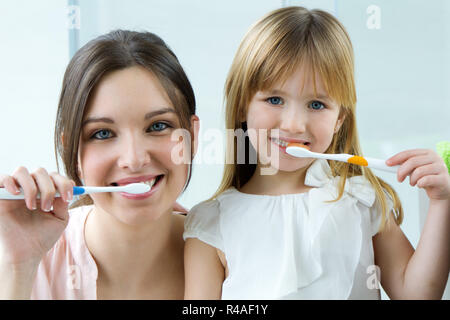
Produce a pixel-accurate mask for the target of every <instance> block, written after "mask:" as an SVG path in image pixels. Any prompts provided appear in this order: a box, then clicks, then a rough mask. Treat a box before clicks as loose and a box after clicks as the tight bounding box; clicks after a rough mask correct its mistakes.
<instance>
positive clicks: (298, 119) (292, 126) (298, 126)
mask: <svg viewBox="0 0 450 320" xmlns="http://www.w3.org/2000/svg"><path fill="white" fill-rule="evenodd" d="M280 121H281V123H280V129H281V130H283V131H286V132H290V133H303V132H305V130H306V123H307V121H308V114H307V112H304V111H303V110H302V108H301V106H300V105H292V106H288V107H286V108H285V109H284V110H283V112H282V115H281V120H280Z"/></svg>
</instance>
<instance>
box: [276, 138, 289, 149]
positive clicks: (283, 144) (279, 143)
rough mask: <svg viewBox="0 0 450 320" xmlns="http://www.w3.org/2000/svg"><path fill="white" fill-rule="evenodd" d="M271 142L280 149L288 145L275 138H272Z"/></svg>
mask: <svg viewBox="0 0 450 320" xmlns="http://www.w3.org/2000/svg"><path fill="white" fill-rule="evenodd" d="M273 141H274V142H275V143H276V144H278V145H280V146H282V147H287V145H288V143H287V142H286V141H283V140H280V139H277V138H273Z"/></svg>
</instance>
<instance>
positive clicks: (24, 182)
mask: <svg viewBox="0 0 450 320" xmlns="http://www.w3.org/2000/svg"><path fill="white" fill-rule="evenodd" d="M73 186H74V183H73V181H71V180H69V179H67V178H65V177H63V176H61V175H59V174H58V173H52V174H48V173H47V171H46V170H45V169H42V168H40V169H38V170H36V171H35V172H33V173H31V174H30V173H29V172H28V170H27V169H26V168H24V167H19V168H18V169H16V170H15V171H14V173H13V174H12V175H11V176H9V175H1V174H0V188H6V190H7V191H8V192H10V193H11V194H14V195H16V194H19V193H20V190H19V188H22V190H23V193H24V195H25V200H0V265H1V266H3V267H5V266H8V267H14V268H16V269H17V268H19V267H20V266H22V265H23V266H30V265H33V266H35V267H36V268H37V265H38V264H39V262H40V260H41V259H42V257H43V256H44V255H45V253H46V252H47V251H48V250H50V249H51V248H52V247H53V245H54V244H55V243H56V241H57V240H58V239H59V237H60V236H61V234H62V232H63V231H64V229H65V227H66V225H67V223H68V202H69V201H70V200H71V199H72V196H73V189H72V187H73ZM56 192H59V193H60V194H61V195H62V197H58V198H55V197H54V196H55V193H56ZM38 193H40V200H38V199H36V196H37V194H38Z"/></svg>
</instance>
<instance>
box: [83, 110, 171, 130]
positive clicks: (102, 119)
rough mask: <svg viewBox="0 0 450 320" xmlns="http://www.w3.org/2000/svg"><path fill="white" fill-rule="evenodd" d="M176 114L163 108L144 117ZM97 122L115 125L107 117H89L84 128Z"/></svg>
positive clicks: (84, 122)
mask: <svg viewBox="0 0 450 320" xmlns="http://www.w3.org/2000/svg"><path fill="white" fill-rule="evenodd" d="M169 112H170V113H175V110H173V109H171V108H162V109H159V110H156V111H152V112H149V113H146V114H145V116H144V119H145V120H147V119H150V118H153V117H156V116H158V115H161V114H164V113H169ZM95 122H103V123H114V120H112V119H110V118H106V117H89V118H87V119H86V120H84V121H83V123H82V125H81V126H82V127H84V126H85V125H87V124H88V123H95Z"/></svg>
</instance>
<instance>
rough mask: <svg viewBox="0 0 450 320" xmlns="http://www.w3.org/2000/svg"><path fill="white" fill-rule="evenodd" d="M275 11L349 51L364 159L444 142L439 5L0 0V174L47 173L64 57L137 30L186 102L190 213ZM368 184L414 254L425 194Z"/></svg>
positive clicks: (447, 14) (449, 21) (420, 1)
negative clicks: (338, 30) (232, 70)
mask: <svg viewBox="0 0 450 320" xmlns="http://www.w3.org/2000/svg"><path fill="white" fill-rule="evenodd" d="M287 5H302V6H305V7H307V8H310V9H311V8H320V9H324V10H327V11H329V12H331V13H333V14H334V15H335V16H337V17H338V19H340V21H341V22H342V23H343V24H344V25H345V27H346V28H347V30H348V32H349V34H350V37H351V39H352V42H353V45H354V49H355V57H356V81H357V82H356V85H357V94H358V108H357V112H358V113H357V119H358V129H359V133H360V139H361V145H362V147H363V151H364V154H365V155H367V156H371V157H379V158H387V157H389V156H391V155H393V154H395V153H396V152H399V151H401V150H404V149H409V148H431V149H435V145H436V143H437V142H439V141H443V140H450V125H449V120H450V1H448V0H433V1H426V0H397V1H391V0H370V1H369V0H309V1H300V0H299V1H289V0H285V1H280V0H252V1H241V0H228V1H218V0H209V1H206V0H190V1H182V0H165V1H162V0H160V1H156V0H127V1H124V0H78V1H77V0H67V1H64V0H44V1H32V0H14V1H13V0H2V1H1V2H0V15H1V19H0V36H1V39H2V50H1V51H0V70H1V77H0V97H1V98H2V103H1V104H0V137H1V138H0V150H1V151H0V152H1V154H0V155H1V156H0V172H3V173H11V172H12V171H13V170H14V169H15V168H16V167H17V166H19V165H24V166H26V167H28V168H29V169H30V170H33V169H34V168H37V167H45V168H46V169H47V170H48V171H55V170H56V160H55V157H54V150H53V128H54V121H55V114H56V108H57V103H58V97H59V92H60V89H61V82H62V78H63V74H64V70H65V67H66V66H67V64H68V62H69V59H70V57H71V55H72V54H73V52H74V50H75V49H76V48H79V47H80V46H82V45H84V44H85V43H86V42H87V41H89V40H91V39H93V38H95V37H96V36H98V35H101V34H104V33H106V32H109V31H111V30H113V29H118V28H123V29H130V30H136V31H144V30H146V31H151V32H154V33H156V34H158V35H159V36H161V37H162V38H163V39H164V40H165V41H166V42H167V44H168V45H169V46H170V47H171V48H172V49H173V50H174V52H175V54H176V55H177V56H178V58H179V60H180V62H181V64H182V65H183V66H184V68H185V71H186V73H187V74H188V76H189V78H190V80H191V82H192V85H193V87H194V90H195V93H196V98H197V110H198V115H199V117H200V119H201V129H202V130H201V140H200V143H201V145H200V150H199V154H198V157H197V159H196V164H195V165H194V171H193V177H192V180H191V184H190V186H189V188H188V190H187V191H186V192H185V194H184V195H183V196H182V197H181V198H180V199H179V200H180V203H181V204H183V205H184V206H186V207H188V208H190V207H192V206H193V205H195V204H196V203H198V202H200V201H202V200H204V199H206V198H208V197H209V196H211V195H212V194H213V193H214V191H215V190H216V188H217V187H218V185H219V182H220V180H221V175H222V165H221V164H208V161H207V159H208V158H214V156H215V155H212V154H209V152H211V150H213V149H214V148H212V146H211V144H212V143H214V141H213V140H208V137H206V136H205V135H204V132H205V131H206V129H209V128H220V129H222V128H223V127H224V117H223V114H224V112H223V86H224V81H225V78H226V75H227V72H228V69H229V67H230V65H231V61H232V59H233V56H234V54H235V51H236V49H237V47H238V45H239V42H240V40H241V38H242V37H243V35H244V34H245V32H246V31H247V29H248V28H249V27H250V25H251V24H252V23H253V22H255V21H256V20H257V19H258V18H260V17H261V16H262V15H264V14H265V13H267V12H268V11H270V10H273V9H276V8H279V7H281V6H287ZM379 175H380V176H381V177H382V178H383V179H385V180H386V181H387V182H388V183H390V184H391V185H392V186H393V187H394V188H395V189H396V190H397V192H398V193H399V195H400V198H401V200H402V203H403V206H404V210H405V219H404V223H403V224H402V229H403V231H404V232H405V234H406V235H407V237H408V238H409V240H410V241H411V243H412V245H413V246H414V247H416V246H417V243H418V241H419V238H420V230H421V228H422V225H423V221H424V219H425V214H426V210H424V209H423V207H425V208H426V202H427V199H426V196H424V195H423V193H422V192H421V191H419V190H418V189H417V188H412V187H410V186H409V184H408V182H407V181H405V182H404V183H402V184H399V183H398V182H396V179H395V177H394V176H393V175H390V174H385V173H379ZM421 208H422V209H421ZM448 291H449V290H448V289H447V293H446V295H445V298H446V299H449V298H450V293H449V292H448ZM383 298H385V299H387V297H386V295H385V294H384V293H383Z"/></svg>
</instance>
